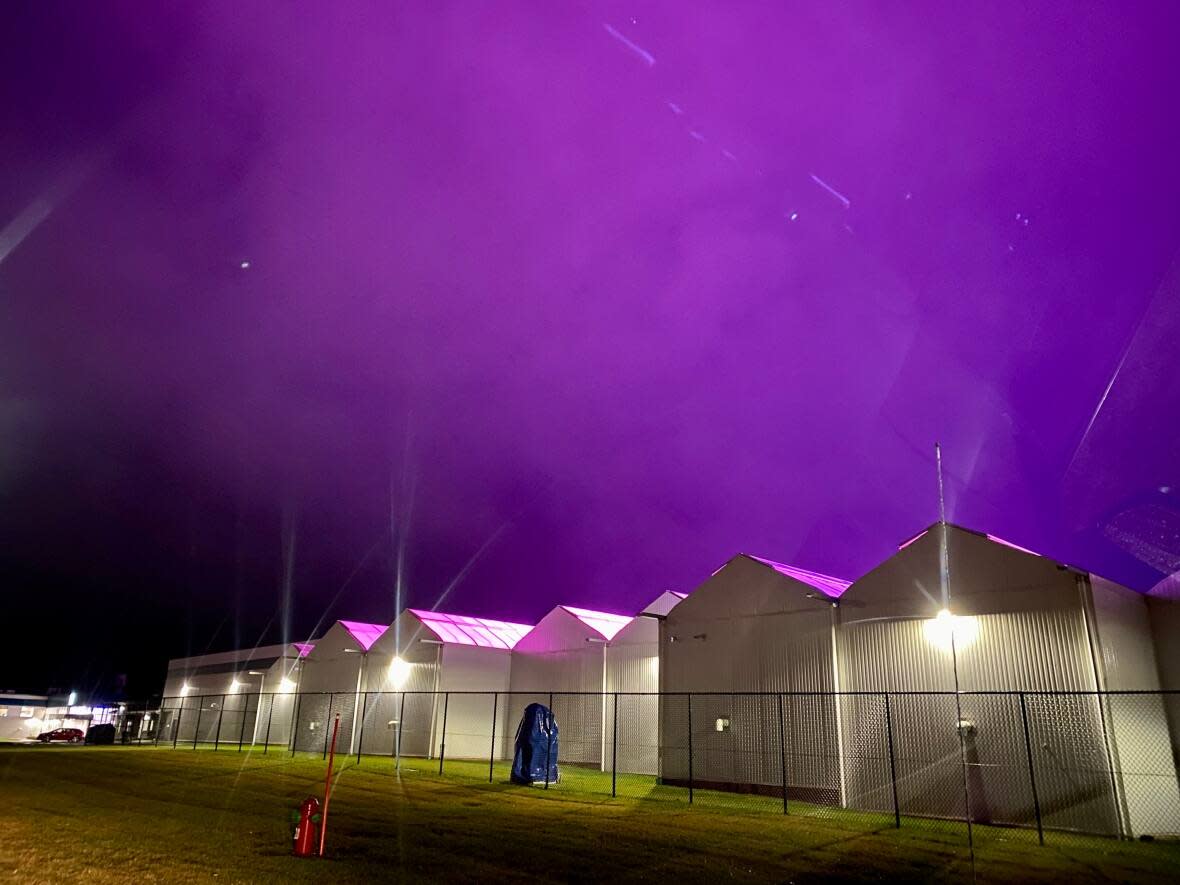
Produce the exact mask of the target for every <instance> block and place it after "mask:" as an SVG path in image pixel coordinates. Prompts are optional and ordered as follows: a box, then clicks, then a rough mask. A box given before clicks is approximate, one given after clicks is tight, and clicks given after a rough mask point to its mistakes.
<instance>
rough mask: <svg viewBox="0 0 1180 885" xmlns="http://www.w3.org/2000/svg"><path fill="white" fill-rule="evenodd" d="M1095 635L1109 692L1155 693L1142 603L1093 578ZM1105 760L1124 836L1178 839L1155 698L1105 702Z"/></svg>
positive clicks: (1170, 769)
mask: <svg viewBox="0 0 1180 885" xmlns="http://www.w3.org/2000/svg"><path fill="white" fill-rule="evenodd" d="M1091 589H1092V593H1093V600H1094V616H1095V632H1096V633H1097V636H1098V641H1099V647H1100V649H1101V657H1102V663H1103V668H1104V672H1103V676H1104V678H1105V681H1106V688H1107V689H1108V690H1109V691H1145V690H1146V691H1157V690H1158V689H1159V688H1160V682H1159V668H1158V666H1157V664H1156V659H1155V654H1154V652H1153V650H1152V642H1151V624H1150V622H1149V620H1148V611H1147V603H1146V602H1145V600H1144V599H1143V597H1142V596H1140V595H1139V594H1137V593H1135V592H1134V591H1131V590H1127V589H1126V588H1125V587H1120V586H1119V585H1117V584H1114V583H1112V582H1110V581H1107V580H1105V579H1103V578H1099V577H1092V578H1091ZM1105 712H1106V716H1107V721H1108V722H1109V725H1110V741H1111V745H1112V747H1111V752H1112V754H1113V756H1114V761H1115V766H1116V769H1117V771H1118V776H1119V782H1120V785H1121V787H1122V793H1123V795H1122V800H1123V811H1124V814H1125V815H1126V824H1127V828H1128V829H1129V831H1130V835H1132V836H1139V835H1143V834H1145V833H1147V834H1157V835H1158V834H1166V833H1177V832H1180V793H1178V792H1177V785H1176V766H1175V761H1174V759H1173V757H1172V752H1171V749H1172V740H1171V735H1170V730H1169V727H1168V719H1167V713H1166V710H1165V707H1164V703H1163V701H1162V700H1161V699H1160V698H1159V697H1158V696H1148V695H1122V696H1120V695H1113V696H1110V697H1108V699H1107V708H1106V711H1105Z"/></svg>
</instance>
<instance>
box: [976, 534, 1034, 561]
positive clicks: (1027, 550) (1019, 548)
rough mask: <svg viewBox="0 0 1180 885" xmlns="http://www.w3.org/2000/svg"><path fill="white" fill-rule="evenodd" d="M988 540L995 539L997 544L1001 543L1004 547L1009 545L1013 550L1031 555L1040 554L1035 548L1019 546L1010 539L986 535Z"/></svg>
mask: <svg viewBox="0 0 1180 885" xmlns="http://www.w3.org/2000/svg"><path fill="white" fill-rule="evenodd" d="M987 539H988V540H989V541H995V542H996V543H997V544H1003V545H1004V546H1005V547H1011V548H1012V549H1013V550H1019V551H1020V552H1021V553H1028V554H1030V555H1032V556H1040V555H1041V554H1039V553H1037V552H1036V551H1035V550H1029V549H1028V548H1027V547H1021V546H1020V545H1019V544H1013V543H1012V542H1011V541H1005V540H1004V539H1003V538H1000V537H997V536H996V535H988V536H987Z"/></svg>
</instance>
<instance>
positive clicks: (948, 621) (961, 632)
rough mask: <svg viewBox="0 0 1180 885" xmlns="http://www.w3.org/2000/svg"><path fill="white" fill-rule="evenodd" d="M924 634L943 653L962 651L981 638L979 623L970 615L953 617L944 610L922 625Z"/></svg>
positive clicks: (947, 610) (948, 611)
mask: <svg viewBox="0 0 1180 885" xmlns="http://www.w3.org/2000/svg"><path fill="white" fill-rule="evenodd" d="M922 633H923V635H925V637H926V641H927V642H929V643H930V644H931V645H934V646H937V647H938V648H940V649H942V650H943V651H947V652H949V651H950V650H951V649H952V648H954V649H955V650H956V651H962V650H963V649H965V648H966V647H967V646H969V645H971V643H973V642H974V641H975V640H976V638H977V637H978V636H979V621H978V619H976V618H973V617H971V616H970V615H953V614H951V612H950V610H949V609H945V608H944V609H943V610H942V611H940V612H939V613H938V614H937V615H936V616H935V617H933V618H930V619H929V620H927V621H926V622H925V623H923V624H922Z"/></svg>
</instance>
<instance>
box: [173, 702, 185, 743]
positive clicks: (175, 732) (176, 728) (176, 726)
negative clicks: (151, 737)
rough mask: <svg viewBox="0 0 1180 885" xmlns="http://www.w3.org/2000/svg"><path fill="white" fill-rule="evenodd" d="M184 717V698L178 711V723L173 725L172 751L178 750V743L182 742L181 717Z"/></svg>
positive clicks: (175, 722)
mask: <svg viewBox="0 0 1180 885" xmlns="http://www.w3.org/2000/svg"><path fill="white" fill-rule="evenodd" d="M183 715H184V698H181V699H180V708H179V709H177V711H176V721H174V722H173V723H172V749H173V750H175V749H176V742H177V741H178V740H180V717H181V716H183Z"/></svg>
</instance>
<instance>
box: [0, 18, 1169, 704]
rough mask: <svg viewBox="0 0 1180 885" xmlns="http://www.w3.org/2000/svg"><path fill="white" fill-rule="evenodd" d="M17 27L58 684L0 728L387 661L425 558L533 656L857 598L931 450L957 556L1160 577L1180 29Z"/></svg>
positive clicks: (902, 534) (27, 392)
mask: <svg viewBox="0 0 1180 885" xmlns="http://www.w3.org/2000/svg"><path fill="white" fill-rule="evenodd" d="M280 10H281V11H280ZM13 19H14V20H13V21H11V22H10V23H9V25H8V26H6V27H5V28H3V29H2V33H3V36H2V37H0V41H3V46H2V47H0V48H2V49H3V52H0V59H2V60H0V65H2V68H0V113H2V114H3V119H0V162H2V166H0V168H3V170H4V172H5V174H4V175H2V176H0V538H2V543H0V565H2V566H3V578H4V584H5V586H4V592H5V593H6V594H11V595H13V596H15V597H16V600H17V601H16V602H14V603H13V604H14V605H15V612H14V614H15V615H16V616H24V617H29V618H38V619H48V618H52V619H54V622H55V623H58V624H59V627H58V629H59V630H60V631H61V635H60V636H59V638H58V643H59V645H60V646H61V647H62V648H64V649H67V651H64V652H63V653H62V655H63V656H62V660H61V661H59V662H57V664H55V666H56V667H57V669H55V670H54V671H53V672H52V673H49V672H45V673H44V674H42V672H41V671H42V670H43V669H44V667H45V666H46V663H45V662H44V661H40V662H38V663H37V665H36V666H34V665H33V664H29V663H25V664H18V663H17V662H16V659H15V658H14V657H12V658H10V657H9V656H10V655H12V654H13V653H12V650H11V649H5V650H4V651H2V652H0V656H2V657H0V664H2V665H3V667H0V688H3V687H5V679H6V677H7V678H8V679H9V680H10V681H13V682H15V683H22V684H24V683H28V684H35V683H38V682H39V681H44V680H52V679H57V680H58V681H59V682H64V681H67V680H76V679H78V678H81V677H80V676H78V675H77V674H85V675H86V678H89V679H93V680H94V681H96V682H97V681H99V680H102V679H109V678H110V677H111V675H112V674H113V673H120V672H130V673H132V674H133V679H132V684H133V690H137V691H141V692H143V691H150V690H151V689H152V688H154V687H155V685H154V683H155V682H157V681H158V680H159V679H160V678H161V677H162V670H161V668H162V661H163V658H166V657H168V656H170V655H180V654H185V653H190V652H192V653H196V652H199V651H201V650H204V649H205V648H206V647H208V646H212V647H215V648H224V647H228V646H231V645H233V644H234V643H244V644H248V643H253V642H255V641H257V640H258V639H259V637H260V636H262V635H264V636H265V637H266V638H268V639H272V638H277V637H278V636H279V635H280V634H281V632H282V626H281V625H282V623H283V620H284V619H283V617H282V615H281V610H282V606H281V599H282V591H283V586H284V584H285V583H289V586H290V587H291V593H292V598H293V600H294V603H293V608H292V610H291V614H290V618H289V621H290V627H291V630H292V631H293V633H294V634H296V635H300V634H302V635H306V633H307V632H308V631H310V630H312V629H313V628H314V626H315V624H316V623H317V620H318V619H319V618H320V617H321V616H323V617H325V618H327V619H332V618H336V617H345V618H354V619H358V620H367V621H381V620H388V619H389V618H391V617H392V615H393V613H394V602H393V597H394V589H393V588H394V583H395V574H396V572H397V569H396V560H397V548H398V538H400V537H404V538H405V539H406V540H405V554H404V568H403V569H402V574H403V586H404V588H405V602H406V603H407V604H414V605H416V606H422V607H429V606H431V605H433V604H434V603H435V602H436V601H437V600H438V599H439V596H440V594H442V593H443V592H444V590H445V589H446V588H447V587H448V586H450V585H452V584H454V587H453V589H452V590H451V591H450V594H449V596H447V597H446V600H445V603H444V605H443V606H442V607H443V608H445V609H447V610H452V611H459V612H470V613H476V614H482V615H486V616H489V617H501V618H506V619H509V620H518V621H530V622H531V621H534V620H535V619H537V618H539V617H541V615H543V614H544V612H545V611H546V610H548V609H549V608H550V607H551V606H552V605H553V604H555V603H559V602H561V603H570V604H573V605H583V606H586V607H593V608H600V609H608V610H634V609H636V608H638V607H640V606H642V605H643V604H645V603H646V602H648V601H649V600H650V598H653V597H655V596H656V595H657V594H658V593H659V592H660V591H662V590H664V589H668V588H675V589H681V590H688V589H691V588H692V587H694V586H696V585H697V584H699V583H700V582H701V581H703V580H704V579H705V578H706V577H707V576H708V575H709V573H710V572H711V571H712V570H713V569H715V568H716V567H717V566H718V565H720V564H721V563H722V562H724V561H725V560H726V559H728V558H729V557H730V556H731V555H732V554H734V553H736V552H738V551H745V552H750V553H755V554H758V555H761V556H766V557H769V558H772V559H775V560H778V561H783V562H789V563H794V564H797V565H800V566H803V567H805V568H809V569H814V570H817V571H821V572H826V573H830V574H834V575H838V576H841V577H844V578H849V579H851V578H854V577H856V576H857V575H858V574H860V573H861V572H863V571H864V570H866V569H868V568H870V567H871V566H873V565H874V564H875V563H876V562H878V561H879V560H880V559H882V558H883V557H885V556H887V555H888V554H889V553H890V552H891V551H892V550H893V549H894V548H895V546H896V544H897V543H898V542H899V541H901V540H902V539H904V538H906V537H908V536H909V535H911V534H913V533H914V532H915V531H916V530H917V529H919V528H921V527H922V526H923V525H926V524H928V523H930V522H931V521H933V520H934V519H935V518H936V517H937V498H936V486H935V477H934V468H933V458H932V447H933V443H934V441H935V440H936V439H937V440H940V441H941V442H942V444H943V447H944V459H945V465H946V469H947V483H948V484H947V489H948V515H949V516H950V517H951V518H952V519H953V520H955V521H957V522H959V523H961V524H964V525H967V526H970V527H973V528H978V529H981V530H985V531H990V532H993V533H995V534H997V535H1001V536H1003V537H1006V538H1009V539H1011V540H1013V541H1015V542H1017V543H1020V544H1022V545H1024V546H1028V547H1031V548H1033V549H1036V550H1039V551H1042V552H1044V553H1047V554H1049V555H1051V556H1054V557H1055V558H1058V559H1062V560H1065V561H1068V562H1071V563H1075V564H1078V565H1080V566H1083V567H1086V568H1089V569H1092V570H1094V571H1096V572H1099V573H1101V574H1105V575H1107V576H1109V577H1111V578H1114V579H1116V580H1121V581H1123V582H1125V583H1128V584H1130V585H1132V586H1134V587H1136V588H1138V589H1141V590H1146V589H1148V588H1149V587H1151V586H1152V585H1153V584H1154V583H1155V582H1156V581H1158V580H1159V579H1160V578H1161V577H1162V575H1163V574H1165V573H1167V572H1170V571H1175V570H1177V569H1180V510H1178V507H1177V496H1178V495H1180V475H1178V473H1180V470H1178V469H1177V468H1178V465H1180V451H1178V446H1180V443H1178V440H1180V434H1177V433H1176V431H1175V420H1176V419H1175V417H1174V415H1175V414H1176V412H1177V407H1178V406H1180V384H1178V382H1177V378H1180V356H1177V350H1178V349H1177V347H1176V341H1177V334H1178V333H1180V270H1178V268H1177V266H1176V264H1175V262H1176V258H1177V246H1178V245H1180V211H1178V209H1177V207H1178V205H1180V199H1178V198H1180V164H1178V163H1177V162H1176V157H1177V156H1180V126H1178V125H1177V123H1176V118H1175V101H1176V98H1175V97H1176V95H1177V94H1180V67H1178V66H1177V65H1176V61H1175V48H1174V42H1175V41H1174V36H1175V34H1176V33H1177V32H1178V28H1180V12H1177V11H1175V9H1174V5H1172V4H1143V3H1132V4H1125V3H1110V4H1107V5H1104V6H1099V5H1097V4H1087V5H1085V6H1084V7H1079V6H1078V5H1076V4H1065V3H1061V4H1039V5H1034V6H1033V7H1032V8H1030V7H1029V6H1028V4H1015V3H1012V4H997V5H986V6H976V7H963V6H962V4H950V5H948V4H945V3H909V4H902V5H901V6H900V7H898V8H896V9H890V10H884V9H883V8H882V7H881V5H880V4H874V3H864V4H853V3H835V4H834V3H814V4H805V5H797V6H793V7H792V5H789V4H780V3H765V4H742V5H737V4H731V3H718V4H714V5H712V6H706V5H703V4H684V3H674V2H667V3H633V4H625V3H595V2H585V3H581V4H537V3H528V4H526V3H521V4H506V3H502V4H474V3H464V4H458V3H454V4H447V3H436V2H431V3H419V4H389V3H375V4H372V5H368V4H358V3H353V2H341V3H336V4H310V3H309V4H298V5H295V6H278V5H274V4H242V3H224V4H202V5H200V7H199V8H195V9H189V8H186V7H185V6H177V7H175V8H172V9H171V10H170V11H169V12H168V14H167V15H166V16H161V13H160V12H159V8H158V6H157V5H156V4H127V3H123V4H114V5H111V6H110V7H109V8H106V9H104V10H103V11H102V12H98V11H88V10H85V9H82V8H80V7H78V6H77V5H76V4H68V3H63V4H61V5H60V6H59V7H57V8H55V7H54V6H53V5H52V4H41V3H29V4H25V5H24V7H23V8H19V7H18V8H17V10H16V13H15V15H14V16H13ZM244 262H246V263H248V266H246V267H243V263H244ZM1112 378H1113V379H1114V380H1113V383H1111V382H1112ZM1100 405H1101V408H1099V406H1100ZM1173 488H1175V489H1176V491H1172V489H1173ZM481 550H482V552H481V553H479V555H478V556H476V554H477V551H481ZM473 557H475V558H474V560H473V559H472V558H473ZM457 577H460V580H458V581H457V582H456V578H457ZM333 600H335V602H334V603H333ZM96 631H98V632H99V633H100V634H101V635H102V636H103V637H104V639H103V641H102V642H99V643H95V642H93V641H91V640H90V637H92V636H93V635H94V634H95V632H96ZM5 667H6V668H7V670H5V669H4V668H5ZM22 667H23V669H22ZM38 667H40V668H41V669H38ZM12 674H15V675H12ZM14 687H15V686H14Z"/></svg>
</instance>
